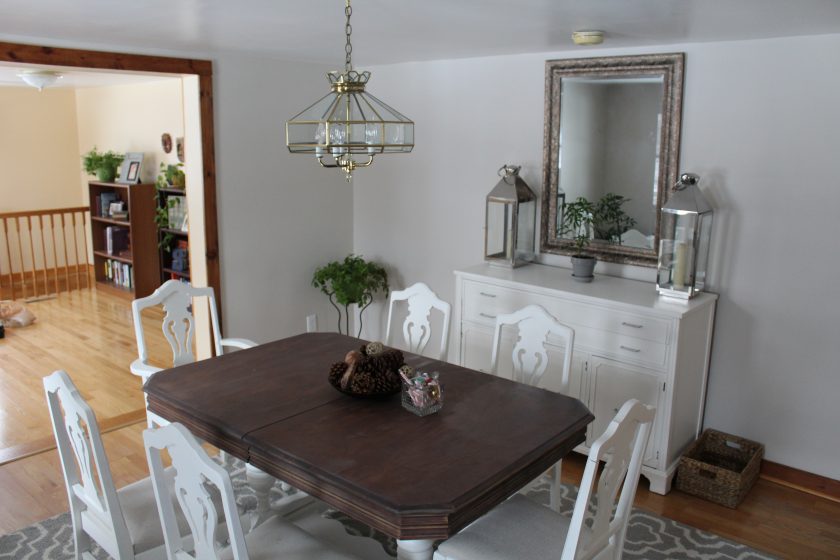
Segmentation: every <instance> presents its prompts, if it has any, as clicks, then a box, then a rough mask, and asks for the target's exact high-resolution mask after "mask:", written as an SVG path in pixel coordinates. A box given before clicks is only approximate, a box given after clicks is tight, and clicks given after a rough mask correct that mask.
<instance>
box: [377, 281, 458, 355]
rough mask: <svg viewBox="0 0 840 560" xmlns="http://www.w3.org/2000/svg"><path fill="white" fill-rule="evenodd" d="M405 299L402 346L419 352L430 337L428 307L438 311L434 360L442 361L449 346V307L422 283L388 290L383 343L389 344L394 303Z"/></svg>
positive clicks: (421, 351) (430, 311)
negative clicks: (436, 346) (438, 342)
mask: <svg viewBox="0 0 840 560" xmlns="http://www.w3.org/2000/svg"><path fill="white" fill-rule="evenodd" d="M401 301H405V302H406V303H407V304H408V315H407V316H406V318H405V321H403V324H402V335H403V343H404V344H405V349H406V350H408V351H409V352H413V353H415V354H422V353H423V350H425V349H426V345H427V344H428V343H429V340H430V339H431V337H432V326H431V322H430V319H431V313H432V309H436V310H438V311H439V312H440V313H441V314H442V328H441V338H440V347H439V348H440V351H439V354H438V359H439V360H442V361H446V353H447V349H448V348H449V314H450V311H451V306H450V305H449V304H448V303H447V302H445V301H443V300H442V299H440V298H439V297H437V295H435V293H434V292H433V291H432V290H431V289H430V288H429V287H428V286H427V285H426V284H424V283H423V282H417V283H416V284H414V285H412V286H409V287H408V288H406V289H405V290H396V291H393V292H391V296H390V298H389V302H388V324H387V326H386V330H385V344H388V345H390V344H391V330H392V327H393V325H392V324H391V323H392V321H393V319H394V306H395V304H396V303H397V302H401Z"/></svg>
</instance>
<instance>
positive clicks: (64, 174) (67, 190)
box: [0, 87, 87, 212]
mask: <svg viewBox="0 0 840 560" xmlns="http://www.w3.org/2000/svg"><path fill="white" fill-rule="evenodd" d="M81 167H82V161H81V159H80V158H79V141H78V138H77V136H76V93H75V91H73V90H72V89H64V88H53V89H45V90H44V91H38V90H36V89H35V88H31V87H0V169H2V170H3V172H2V173H0V212H16V211H21V210H46V209H49V208H69V207H73V206H86V205H87V197H86V196H84V193H83V192H82V191H81V190H80V189H79V187H78V185H79V183H78V176H79V170H80V169H81Z"/></svg>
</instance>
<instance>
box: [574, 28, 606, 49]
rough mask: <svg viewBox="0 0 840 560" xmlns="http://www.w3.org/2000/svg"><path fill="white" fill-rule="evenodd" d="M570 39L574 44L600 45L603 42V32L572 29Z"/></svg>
mask: <svg viewBox="0 0 840 560" xmlns="http://www.w3.org/2000/svg"><path fill="white" fill-rule="evenodd" d="M572 41H574V43H575V45H600V44H601V43H603V42H604V32H603V31H596V30H586V31H573V32H572Z"/></svg>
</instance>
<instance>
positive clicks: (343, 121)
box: [286, 0, 414, 181]
mask: <svg viewBox="0 0 840 560" xmlns="http://www.w3.org/2000/svg"><path fill="white" fill-rule="evenodd" d="M344 12H345V16H346V23H345V34H346V37H347V42H346V45H345V65H344V71H343V72H338V71H333V72H329V73H327V79H328V80H329V82H330V92H329V93H327V94H326V95H324V96H323V97H321V98H320V99H318V100H317V101H316V102H315V103H312V104H311V105H310V106H309V107H307V108H306V109H304V110H303V111H301V112H300V113H298V114H297V115H296V116H294V117H292V118H291V119H289V120H288V121H286V145H287V147H288V148H289V151H290V152H292V153H306V154H314V155H315V157H316V158H317V160H318V163H319V164H320V165H321V167H325V168H338V169H341V170H342V171H344V172H345V174H346V178H347V180H348V181H350V180H351V179H352V174H353V171H354V170H355V169H356V168H359V167H369V166H370V165H371V164H372V163H373V157H374V156H375V155H376V154H382V153H389V152H392V153H399V152H410V151H411V150H412V149H413V148H414V142H413V137H414V136H413V135H414V122H413V121H411V120H410V119H408V118H406V117H405V116H404V115H402V114H400V113H399V112H398V111H396V110H395V109H393V108H392V107H390V106H389V105H387V104H386V103H384V102H383V101H381V100H380V99H377V98H376V97H375V96H373V95H371V94H370V93H368V92H366V91H365V86H366V84H367V82H368V80H369V79H370V72H368V71H364V72H357V71H356V70H353V66H352V57H351V55H352V51H353V46H352V44H351V42H350V36H351V34H352V27H351V25H350V16H351V15H352V8H351V6H350V0H346V5H345V10H344ZM329 97H334V99H333V100H332V101H331V102H330V103H329V105H328V106H327V107H326V109H325V110H324V111H323V112H322V114H321V116H320V118H315V119H313V118H311V117H310V118H299V117H301V116H303V115H306V114H307V112H309V111H310V110H312V109H313V108H315V107H316V106H318V105H319V104H322V103H323V102H324V101H325V100H326V99H327V98H329ZM375 105H378V106H379V107H380V110H377V108H376V106H375ZM354 111H355V112H356V116H355V118H354V116H353V113H354ZM385 112H387V113H391V116H390V117H387V118H383V116H382V114H381V113H385ZM359 116H361V120H360V119H359V118H358V117H359ZM368 116H370V118H368ZM394 117H395V118H394ZM389 125H390V127H397V128H396V130H397V131H398V132H400V131H401V132H402V133H403V134H404V133H405V131H406V129H403V128H402V127H408V128H410V134H411V141H410V142H401V141H399V138H398V139H397V141H396V142H388V141H386V140H387V138H386V133H387V132H388V130H389ZM290 127H298V130H300V127H304V128H303V130H305V131H306V130H309V129H312V130H314V131H315V134H313V136H312V140H311V141H301V139H299V138H298V139H295V141H293V140H292V134H291V130H290ZM307 127H309V128H307ZM360 128H361V130H363V131H364V133H365V136H366V139H365V141H359V140H358V139H355V140H352V141H351V132H353V131H356V132H358V130H359V129H360ZM368 133H371V135H372V137H373V138H375V139H378V140H379V141H378V142H376V141H370V140H368V139H367V134H368ZM403 139H404V136H403ZM357 155H362V156H364V159H360V160H357V159H356V157H355V156H357ZM328 156H329V157H330V158H331V160H328V159H325V158H327V157H328Z"/></svg>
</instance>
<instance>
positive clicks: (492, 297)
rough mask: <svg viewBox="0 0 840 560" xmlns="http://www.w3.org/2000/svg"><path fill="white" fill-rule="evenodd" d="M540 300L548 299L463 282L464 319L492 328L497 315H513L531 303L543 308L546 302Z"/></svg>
mask: <svg viewBox="0 0 840 560" xmlns="http://www.w3.org/2000/svg"><path fill="white" fill-rule="evenodd" d="M542 299H549V298H539V296H535V295H534V294H529V293H527V292H521V291H519V290H511V289H509V288H502V287H500V286H493V285H490V284H482V283H481V282H470V281H466V282H464V311H463V313H464V319H465V320H467V321H472V322H474V323H478V324H480V325H486V326H488V327H491V328H492V327H494V326H495V325H496V316H497V315H502V314H504V313H513V312H514V311H516V310H517V309H520V308H522V307H525V306H526V305H529V304H532V303H537V304H539V305H542V306H543V307H545V304H546V303H548V302H547V301H542Z"/></svg>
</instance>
